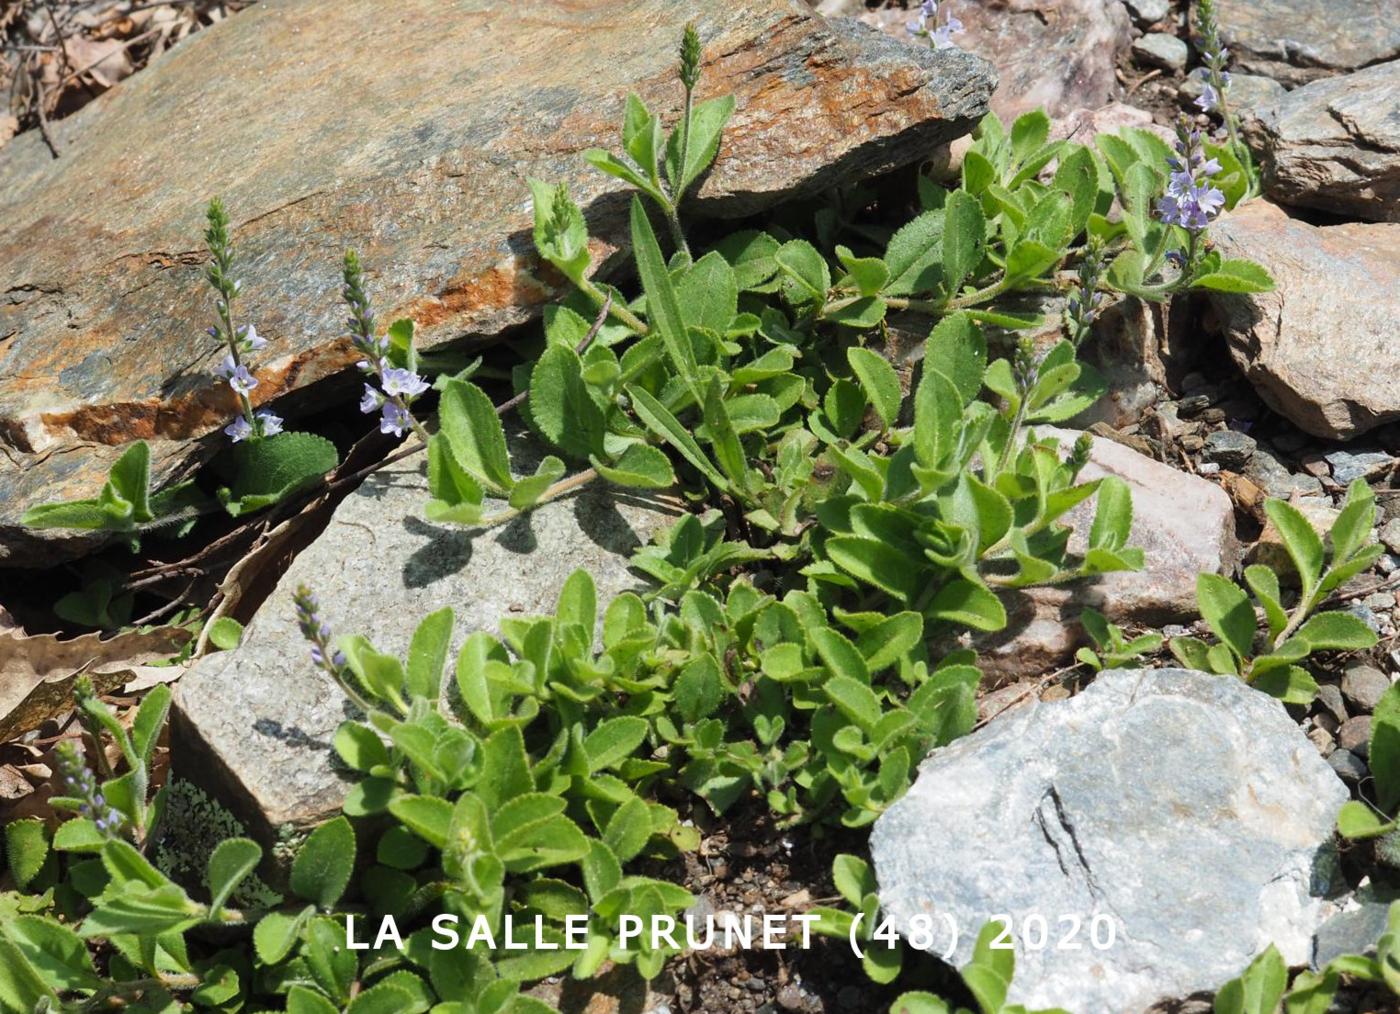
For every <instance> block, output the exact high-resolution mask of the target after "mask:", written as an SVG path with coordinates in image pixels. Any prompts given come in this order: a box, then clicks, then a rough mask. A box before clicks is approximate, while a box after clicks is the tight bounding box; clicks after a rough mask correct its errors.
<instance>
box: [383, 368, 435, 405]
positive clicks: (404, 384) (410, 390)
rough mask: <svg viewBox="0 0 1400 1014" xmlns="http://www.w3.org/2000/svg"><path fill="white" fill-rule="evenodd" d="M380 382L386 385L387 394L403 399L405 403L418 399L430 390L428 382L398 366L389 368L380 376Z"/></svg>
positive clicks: (385, 391)
mask: <svg viewBox="0 0 1400 1014" xmlns="http://www.w3.org/2000/svg"><path fill="white" fill-rule="evenodd" d="M380 382H381V383H382V384H383V385H384V393H385V394H387V395H389V396H390V397H394V396H398V397H401V398H403V399H404V400H405V401H408V400H411V399H413V398H416V397H418V396H419V395H420V394H422V393H423V392H424V391H426V390H427V389H428V382H427V381H426V380H424V379H423V378H422V377H420V376H418V374H416V373H414V372H413V371H412V370H406V369H402V368H400V367H397V366H390V367H387V368H386V369H385V370H384V372H383V373H382V374H381V375H380Z"/></svg>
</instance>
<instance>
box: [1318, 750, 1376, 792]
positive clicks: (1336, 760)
mask: <svg viewBox="0 0 1400 1014" xmlns="http://www.w3.org/2000/svg"><path fill="white" fill-rule="evenodd" d="M1327 764H1328V766H1329V767H1330V768H1331V769H1332V770H1333V771H1335V772H1337V777H1338V778H1340V779H1341V780H1342V781H1344V782H1346V783H1347V784H1348V785H1355V784H1356V783H1357V782H1359V781H1361V779H1363V778H1365V777H1366V774H1367V768H1366V762H1365V761H1363V760H1362V759H1361V758H1360V757H1358V756H1356V754H1354V753H1352V752H1351V751H1350V750H1333V751H1332V752H1331V753H1330V754H1328V755H1327Z"/></svg>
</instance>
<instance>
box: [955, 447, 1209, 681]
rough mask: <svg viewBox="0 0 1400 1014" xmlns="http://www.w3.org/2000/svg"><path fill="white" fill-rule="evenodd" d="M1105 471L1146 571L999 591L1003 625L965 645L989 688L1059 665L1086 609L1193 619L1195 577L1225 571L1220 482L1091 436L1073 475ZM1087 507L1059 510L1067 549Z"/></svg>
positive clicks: (1126, 616)
mask: <svg viewBox="0 0 1400 1014" xmlns="http://www.w3.org/2000/svg"><path fill="white" fill-rule="evenodd" d="M1036 429H1037V432H1039V433H1041V434H1042V435H1055V436H1058V437H1059V440H1060V447H1061V448H1064V449H1068V448H1069V447H1071V446H1073V444H1074V441H1075V439H1076V437H1078V435H1079V434H1078V433H1076V432H1074V431H1072V430H1061V429H1056V428H1053V427H1037V428H1036ZM1106 475H1115V476H1117V477H1118V478H1120V479H1122V480H1123V481H1124V482H1126V483H1127V484H1128V488H1129V489H1130V490H1131V491H1132V495H1133V529H1132V537H1131V540H1130V544H1131V545H1134V546H1141V547H1142V550H1143V553H1144V556H1145V557H1146V562H1145V565H1144V567H1143V569H1142V570H1141V571H1137V572H1126V573H1115V574H1104V575H1102V576H1100V577H1099V578H1097V579H1096V580H1091V581H1080V582H1074V583H1071V584H1068V585H1057V586H1052V587H1046V588H1030V589H1026V590H1025V591H1020V592H1008V593H1007V594H1005V595H1003V597H1002V598H1003V601H1004V602H1005V603H1006V608H1007V614H1008V623H1007V627H1006V629H1005V630H1001V631H998V632H997V633H995V634H985V635H981V636H979V637H977V638H976V639H975V640H974V641H973V642H972V643H973V644H974V646H975V647H976V648H977V651H978V655H979V662H978V664H979V665H981V666H982V667H983V672H984V673H985V674H986V676H987V679H988V683H989V685H996V684H1000V683H1008V682H1013V681H1015V680H1016V679H1019V678H1021V677H1024V676H1040V675H1043V674H1044V673H1045V672H1048V671H1049V670H1051V669H1054V668H1056V667H1058V666H1060V665H1062V664H1064V663H1065V662H1066V661H1067V660H1068V659H1069V658H1070V657H1071V656H1072V655H1073V654H1074V650H1075V648H1076V647H1078V646H1079V645H1080V644H1082V643H1084V642H1083V640H1082V639H1081V636H1082V635H1081V633H1080V631H1079V625H1078V623H1077V622H1076V621H1077V618H1078V616H1079V614H1080V612H1081V611H1082V610H1083V609H1084V607H1085V606H1091V607H1092V608H1094V609H1097V610H1098V611H1099V612H1101V613H1103V614H1104V615H1106V616H1107V617H1108V618H1109V620H1111V621H1112V622H1114V623H1120V624H1122V623H1127V624H1139V625H1145V626H1154V627H1156V626H1160V625H1162V624H1164V623H1172V622H1176V621H1179V620H1184V619H1194V618H1195V617H1196V616H1197V615H1198V613H1197V605H1196V577H1197V575H1198V574H1200V573H1201V572H1202V571H1208V572H1210V573H1214V574H1219V573H1227V572H1228V571H1229V570H1230V568H1231V567H1233V566H1234V563H1235V560H1236V553H1237V546H1236V544H1235V522H1234V507H1233V505H1232V504H1231V503H1230V498H1229V496H1228V495H1226V493H1225V491H1224V490H1222V489H1221V488H1220V487H1219V486H1217V485H1215V484H1214V483H1210V482H1207V481H1206V480H1204V479H1201V478H1198V477H1196V476H1192V475H1184V474H1183V473H1181V472H1179V471H1178V470H1176V469H1175V468H1172V467H1171V466H1169V465H1164V464H1162V463H1161V462H1159V461H1154V460H1153V459H1151V458H1149V457H1147V456H1145V455H1143V454H1139V453H1138V452H1137V451H1134V450H1132V449H1130V448H1128V447H1124V446H1123V445H1122V444H1119V443H1115V442H1114V441H1112V440H1107V439H1104V438H1103V437H1095V438H1094V440H1093V444H1092V447H1091V450H1090V454H1089V464H1088V465H1087V466H1086V467H1085V469H1084V471H1083V472H1081V473H1080V478H1081V479H1082V480H1088V479H1096V478H1102V477H1103V476H1106ZM1093 511H1094V506H1093V500H1092V499H1091V500H1090V501H1088V502H1086V503H1084V504H1081V505H1080V506H1079V507H1077V508H1075V509H1074V510H1073V511H1071V512H1070V513H1069V514H1068V515H1067V516H1066V518H1065V523H1066V524H1069V525H1071V526H1073V528H1074V535H1073V537H1072V538H1071V539H1070V550H1071V552H1075V551H1082V549H1083V548H1084V546H1085V544H1086V536H1087V533H1088V531H1089V526H1090V524H1091V523H1092V521H1093Z"/></svg>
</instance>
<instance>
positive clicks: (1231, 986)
mask: <svg viewBox="0 0 1400 1014" xmlns="http://www.w3.org/2000/svg"><path fill="white" fill-rule="evenodd" d="M1287 988H1288V966H1287V965H1285V964H1284V961H1283V956H1282V955H1281V954H1279V952H1278V948H1276V947H1275V946H1274V945H1273V944H1270V945H1269V946H1268V948H1267V949H1266V950H1265V951H1264V952H1263V953H1262V954H1260V955H1259V957H1257V958H1255V959H1254V961H1252V962H1251V963H1250V965H1249V967H1248V968H1246V969H1245V971H1244V974H1243V975H1241V976H1240V977H1239V978H1238V979H1232V980H1230V981H1229V982H1227V983H1226V984H1225V985H1224V986H1222V987H1220V991H1219V992H1218V993H1216V995H1215V1014H1274V1012H1275V1011H1277V1010H1278V1006H1279V1003H1280V1002H1282V1000H1283V994H1284V991H1285V990H1286V989H1287Z"/></svg>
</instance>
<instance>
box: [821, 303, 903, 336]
mask: <svg viewBox="0 0 1400 1014" xmlns="http://www.w3.org/2000/svg"><path fill="white" fill-rule="evenodd" d="M888 309H889V308H888V307H887V306H886V304H885V301H884V300H883V299H881V298H880V297H878V296H863V297H861V298H860V299H857V300H854V301H852V302H849V303H843V304H837V305H835V306H833V307H832V308H831V309H829V310H827V311H826V313H825V314H824V316H823V319H824V320H829V321H831V322H832V323H833V324H841V325H843V326H845V327H851V328H855V329H856V330H857V331H868V330H870V329H871V328H873V327H875V326H877V325H878V324H879V323H880V321H882V320H884V319H885V312H886V311H887V310H888Z"/></svg>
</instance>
